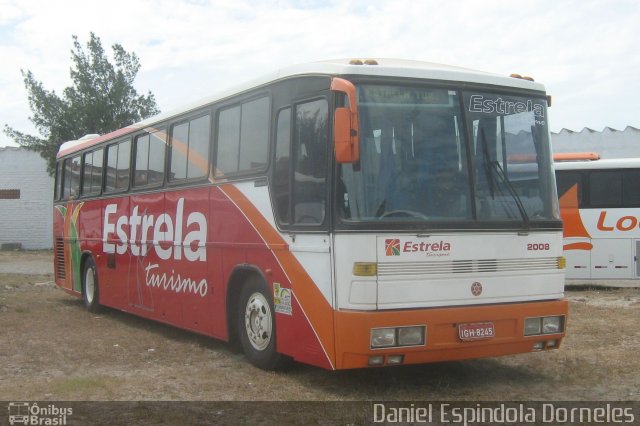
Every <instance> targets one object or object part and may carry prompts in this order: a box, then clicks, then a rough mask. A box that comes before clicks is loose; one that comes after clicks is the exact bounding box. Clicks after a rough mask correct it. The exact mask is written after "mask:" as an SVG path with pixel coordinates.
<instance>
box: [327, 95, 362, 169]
mask: <svg viewBox="0 0 640 426" xmlns="http://www.w3.org/2000/svg"><path fill="white" fill-rule="evenodd" d="M351 129H352V127H351V110H350V109H349V108H344V107H342V108H336V112H335V115H334V118H333V135H334V138H335V139H334V146H333V148H334V151H335V156H336V161H337V162H338V163H339V164H343V163H356V162H357V161H358V159H359V157H360V152H359V151H360V150H359V147H358V138H357V135H354V134H353V133H355V132H352V130H351Z"/></svg>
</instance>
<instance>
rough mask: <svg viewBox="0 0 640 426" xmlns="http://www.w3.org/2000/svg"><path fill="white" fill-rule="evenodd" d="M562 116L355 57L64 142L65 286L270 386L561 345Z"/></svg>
mask: <svg viewBox="0 0 640 426" xmlns="http://www.w3.org/2000/svg"><path fill="white" fill-rule="evenodd" d="M547 100H548V98H547V96H546V94H545V91H544V87H543V86H542V85H540V84H539V83H536V82H533V81H531V80H529V79H524V78H513V77H502V76H497V75H492V74H487V73H482V72H476V71H471V70H467V69H461V68H455V67H449V66H443V65H435V64H429V63H421V62H413V61H398V60H367V61H358V60H356V61H349V60H336V61H327V62H319V63H312V64H307V65H301V66H296V67H292V68H289V69H286V70H282V71H280V72H278V73H276V74H273V75H270V76H267V77H265V78H263V79H260V80H257V81H254V82H252V83H250V84H247V85H245V86H243V87H240V88H238V89H236V90H233V91H227V92H225V93H221V94H219V95H217V96H214V97H211V98H209V99H206V100H204V101H202V102H199V103H196V104H193V105H191V106H189V107H186V108H183V109H181V110H178V111H174V112H172V113H167V114H162V115H160V116H157V117H154V118H152V119H149V120H146V121H143V122H141V123H138V124H135V125H132V126H130V127H127V128H124V129H121V130H118V131H116V132H113V133H111V134H107V135H103V136H97V135H93V136H88V137H86V138H82V139H80V140H78V141H72V142H69V143H66V144H64V145H63V146H62V147H61V149H60V152H59V154H58V166H57V174H56V193H55V194H56V195H55V209H54V216H55V220H54V235H55V273H56V283H57V284H58V285H59V286H60V287H62V288H63V289H65V290H66V291H68V292H69V293H70V294H73V295H75V296H77V297H82V298H83V299H84V302H85V304H86V306H87V308H88V309H89V310H91V311H95V310H97V309H98V308H99V307H100V306H109V307H112V308H116V309H121V310H124V311H127V312H131V313H134V314H137V315H140V316H143V317H146V318H151V319H155V320H158V321H162V322H165V323H169V324H172V325H175V326H178V327H182V328H185V329H188V330H191V331H194V332H197V333H202V334H205V335H209V336H212V337H215V338H218V339H222V340H226V341H230V342H232V343H234V342H235V343H237V344H238V345H239V346H241V347H242V349H243V350H244V352H245V353H246V355H247V357H248V359H249V360H250V361H251V362H252V363H254V364H255V365H257V366H259V367H261V368H265V369H274V368H280V367H282V366H284V365H285V364H287V362H288V361H290V360H296V361H299V362H304V363H308V364H312V365H316V366H320V367H324V368H327V369H346V368H358V367H367V366H383V365H398V364H416V363H425V362H433V361H443V360H452V359H466V358H476V357H487V356H498V355H506V354H514V353H522V352H531V351H538V350H545V349H553V348H558V347H559V346H560V343H561V341H562V339H563V337H564V329H565V325H566V317H567V302H566V301H565V300H564V299H563V292H564V269H563V267H564V261H563V258H562V225H561V221H560V216H559V210H558V201H557V196H556V190H555V182H554V175H553V170H552V161H551V152H550V148H549V130H548V117H547Z"/></svg>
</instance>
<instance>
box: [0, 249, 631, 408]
mask: <svg viewBox="0 0 640 426" xmlns="http://www.w3.org/2000/svg"><path fill="white" fill-rule="evenodd" d="M51 271H52V267H51V253H50V252H35V253H34V252H0V330H1V331H0V372H1V373H0V400H4V401H11V400H58V401H60V400H67V401H69V400H90V401H97V400H121V401H124V400H209V401H211V400H215V401H222V400H224V401H229V400H236V401H258V400H270V401H294V400H295V401H300V400H303V401H374V400H387V401H392V400H398V401H407V400H422V401H424V400H469V401H473V400H476V401H477V400H485V401H496V400H512V401H513V400H516V401H531V400H565V401H566V400H578V401H594V400H611V401H620V400H633V401H640V356H638V353H639V352H640V289H638V288H624V289H579V290H578V289H570V290H569V291H568V292H567V297H568V299H569V300H570V318H569V323H568V335H567V338H566V340H565V342H564V345H563V347H562V348H561V349H559V350H555V351H550V352H544V353H531V354H523V355H515V356H507V357H502V358H495V359H481V360H472V361H464V362H446V363H438V364H430V365H422V366H404V367H394V368H384V369H365V370H351V371H338V372H330V371H325V370H321V369H318V368H314V367H309V366H305V365H298V364H297V365H295V366H294V367H293V369H292V370H290V371H288V372H284V373H273V372H264V371H261V370H259V369H257V368H254V367H253V366H251V365H250V364H249V363H248V362H246V361H245V360H244V357H243V355H241V354H237V353H234V352H232V351H231V350H230V348H229V347H228V346H227V345H226V344H225V343H223V342H219V341H215V340H213V339H210V338H207V337H203V336H199V335H195V334H192V333H189V332H185V331H181V330H178V329H175V328H172V327H169V326H166V325H162V324H158V323H154V322H152V321H148V320H144V319H140V318H137V317H135V316H132V315H129V314H125V313H122V312H119V311H115V310H106V311H105V312H103V313H101V314H99V315H95V314H91V313H89V312H87V311H86V310H85V309H84V306H83V304H82V301H81V300H79V299H75V298H73V297H71V296H69V295H67V294H66V293H64V292H63V291H61V290H59V289H58V288H56V287H55V285H54V284H53V276H52V272H51Z"/></svg>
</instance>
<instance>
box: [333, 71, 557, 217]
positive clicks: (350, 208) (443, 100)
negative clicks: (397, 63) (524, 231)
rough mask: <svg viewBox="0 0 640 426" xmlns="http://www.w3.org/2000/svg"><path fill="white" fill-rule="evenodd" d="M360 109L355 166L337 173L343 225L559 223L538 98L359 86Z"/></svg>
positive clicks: (541, 101) (543, 114) (542, 104)
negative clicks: (358, 159)
mask: <svg viewBox="0 0 640 426" xmlns="http://www.w3.org/2000/svg"><path fill="white" fill-rule="evenodd" d="M358 108H359V117H360V130H361V131H360V135H361V138H360V141H361V142H360V161H359V163H357V164H342V165H340V167H339V177H340V181H339V184H338V191H339V195H338V200H337V203H338V211H339V212H340V214H341V216H342V218H343V220H344V221H345V222H363V221H376V222H378V223H379V222H381V221H384V222H398V221H411V222H421V221H428V222H434V223H435V222H441V223H444V222H456V223H463V222H490V221H491V222H498V221H506V222H511V223H513V224H523V223H524V224H525V225H534V224H535V223H536V222H541V221H550V220H554V221H555V220H558V218H559V212H558V207H557V201H555V200H556V193H555V181H554V176H553V173H552V169H551V154H550V148H549V140H548V138H549V134H548V127H547V118H546V112H547V111H546V100H545V99H543V98H540V97H523V96H516V95H502V94H492V93H485V92H470V91H469V92H467V91H458V90H452V89H442V88H428V87H411V86H387V85H373V84H365V85H360V86H358ZM475 226H477V223H476V225H475Z"/></svg>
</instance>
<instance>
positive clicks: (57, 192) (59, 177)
mask: <svg viewBox="0 0 640 426" xmlns="http://www.w3.org/2000/svg"><path fill="white" fill-rule="evenodd" d="M61 184H62V162H61V161H58V163H57V164H56V183H55V187H54V188H53V199H54V200H55V201H57V200H59V199H60V194H62V191H61V188H60V185H61Z"/></svg>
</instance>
